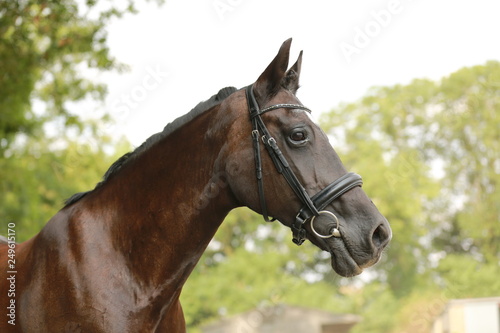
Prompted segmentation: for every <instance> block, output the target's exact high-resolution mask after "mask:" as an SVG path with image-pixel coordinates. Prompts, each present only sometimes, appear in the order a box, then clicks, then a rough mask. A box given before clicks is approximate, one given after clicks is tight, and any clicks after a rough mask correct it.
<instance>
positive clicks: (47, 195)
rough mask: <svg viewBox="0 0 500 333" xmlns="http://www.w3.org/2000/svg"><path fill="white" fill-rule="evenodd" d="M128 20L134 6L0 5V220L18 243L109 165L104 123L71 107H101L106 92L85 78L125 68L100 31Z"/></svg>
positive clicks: (71, 1) (1, 0)
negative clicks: (12, 227) (11, 225)
mask: <svg viewBox="0 0 500 333" xmlns="http://www.w3.org/2000/svg"><path fill="white" fill-rule="evenodd" d="M157 3H162V0H157ZM134 12H136V9H135V7H134V3H133V1H132V0H128V1H127V2H124V3H123V4H122V5H115V4H110V3H109V2H105V1H98V0H86V1H75V0H61V1H54V0H47V1H35V0H25V1H10V0H0V68H1V72H0V170H1V172H2V175H1V177H2V182H1V184H0V190H1V191H2V195H1V197H0V198H1V199H0V200H1V201H0V208H1V209H0V219H1V220H2V221H4V223H5V224H7V222H16V223H17V229H18V240H19V241H22V240H24V239H26V238H27V237H29V236H30V235H32V234H33V233H35V232H37V231H38V230H39V228H40V226H41V225H42V223H44V222H45V221H46V220H47V219H48V218H49V217H50V216H52V215H53V214H54V213H55V211H57V209H58V208H59V207H60V206H61V203H62V200H63V199H64V197H67V196H69V195H70V194H71V193H72V192H74V191H79V190H83V189H88V188H89V187H91V186H93V184H95V182H97V181H98V180H99V178H100V175H101V174H102V172H104V170H105V168H104V167H103V165H101V164H100V163H95V161H102V162H103V163H107V162H109V158H108V157H107V156H105V154H104V150H103V145H105V144H106V143H109V138H108V137H107V136H106V134H105V133H104V131H102V130H101V128H100V126H102V124H103V123H105V122H107V121H109V120H110V118H109V116H108V115H106V114H105V115H103V116H102V117H101V118H99V119H94V120H93V121H89V120H83V119H82V117H81V115H79V114H77V113H75V112H74V111H73V110H72V107H71V103H75V102H79V101H82V100H85V99H87V100H89V99H90V100H95V101H102V100H103V99H104V96H105V94H106V86H105V85H104V84H101V83H96V82H94V81H93V80H91V79H89V78H88V77H89V74H90V75H91V74H92V73H96V72H99V71H107V70H123V69H125V68H126V67H125V66H124V65H122V64H120V63H119V62H118V61H117V60H116V59H115V58H114V57H113V56H111V53H110V50H109V48H108V46H107V33H106V29H105V28H106V25H107V24H108V23H109V21H110V20H111V19H113V18H115V17H121V16H122V15H124V14H126V13H134ZM89 111H91V110H89ZM85 118H88V117H85ZM89 138H90V139H89ZM88 140H91V143H90V144H89V142H88ZM122 146H123V145H122ZM92 160H93V161H94V163H92V164H90V165H89V167H90V168H88V169H86V172H85V173H83V172H79V171H77V170H82V169H81V168H83V167H84V164H85V163H89V162H90V161H92ZM79 165H80V166H79ZM97 172H99V177H96V173H97ZM80 174H82V175H85V176H83V177H75V175H80ZM72 175H73V176H72ZM87 177H88V178H87ZM84 180H85V181H84ZM84 183H85V184H84ZM35 221H36V222H35ZM1 232H4V230H1Z"/></svg>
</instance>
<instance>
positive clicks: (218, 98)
mask: <svg viewBox="0 0 500 333" xmlns="http://www.w3.org/2000/svg"><path fill="white" fill-rule="evenodd" d="M236 90H237V89H236V88H234V87H227V88H222V89H221V90H219V92H218V93H217V94H215V95H213V96H212V97H210V98H209V99H208V100H206V101H203V102H200V103H198V105H196V106H195V107H194V108H193V109H192V110H191V111H189V112H188V113H186V114H185V115H183V116H181V117H179V118H177V119H175V120H174V121H172V122H171V123H169V124H168V125H167V126H165V128H164V129H163V131H161V132H159V133H156V134H153V135H152V136H151V137H149V138H148V139H147V140H146V141H145V142H144V143H143V144H141V145H140V146H139V147H137V148H136V149H135V150H134V151H132V152H128V153H126V154H124V155H123V156H122V157H120V158H119V159H118V160H116V161H115V162H114V163H113V164H112V165H111V166H110V167H109V169H108V171H106V173H105V174H104V176H103V177H102V180H101V181H100V182H99V183H97V185H96V186H95V188H94V190H95V189H97V188H99V187H101V186H102V185H103V184H105V183H106V181H107V180H108V179H109V178H110V177H111V176H113V175H115V174H116V173H118V171H119V170H120V169H121V167H122V166H123V165H125V164H126V163H127V162H128V161H129V160H130V159H131V157H135V156H138V155H139V154H140V153H141V152H143V151H145V150H147V149H148V148H150V147H151V146H152V145H153V144H155V143H156V142H158V141H160V140H161V139H163V138H165V137H167V136H169V135H170V134H171V133H173V132H175V131H176V130H178V129H179V128H181V127H182V126H184V125H185V124H187V123H189V122H190V121H191V120H193V119H194V118H196V117H197V116H199V115H200V114H202V113H203V112H205V111H207V110H209V109H211V108H213V107H214V106H216V105H218V104H220V103H222V101H223V100H224V99H226V98H227V97H229V95H231V94H232V93H234V92H235V91H236ZM92 191H93V190H90V191H87V192H80V193H76V194H74V195H72V196H71V197H70V198H69V199H67V200H66V201H65V202H64V204H65V207H66V206H69V205H72V204H74V203H75V202H77V201H78V200H80V199H81V198H83V197H84V196H86V195H87V194H89V193H90V192H92Z"/></svg>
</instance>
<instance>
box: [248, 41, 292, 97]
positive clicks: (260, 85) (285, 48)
mask: <svg viewBox="0 0 500 333" xmlns="http://www.w3.org/2000/svg"><path fill="white" fill-rule="evenodd" d="M291 44H292V39H291V38H290V39H287V40H286V41H285V42H284V43H283V44H282V45H281V48H280V50H279V51H278V54H277V55H276V57H275V58H274V59H273V61H271V63H270V64H269V66H267V68H266V70H265V71H264V72H263V73H262V74H261V75H260V76H259V78H258V79H257V81H255V83H254V93H255V97H256V98H257V99H258V100H260V102H263V101H264V100H265V99H266V98H267V97H269V96H273V95H275V94H276V93H277V92H278V91H279V89H280V88H281V81H282V80H283V78H284V76H285V73H286V69H287V68H288V58H289V54H290V46H291Z"/></svg>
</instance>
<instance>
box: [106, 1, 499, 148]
mask: <svg viewBox="0 0 500 333" xmlns="http://www.w3.org/2000/svg"><path fill="white" fill-rule="evenodd" d="M138 7H139V10H140V12H139V14H137V15H127V16H125V17H124V18H122V19H120V20H116V22H114V23H113V24H112V25H111V26H110V29H109V45H110V48H111V51H112V53H113V55H114V56H115V57H116V58H118V60H120V61H121V62H123V63H126V64H128V65H130V67H131V71H130V72H127V73H125V74H116V73H115V74H110V73H106V74H101V75H100V76H99V79H100V80H103V81H104V82H106V83H107V84H108V86H109V92H110V93H109V96H108V99H107V101H106V104H105V107H106V108H107V110H108V111H110V113H111V115H112V116H113V117H114V118H115V120H116V121H117V124H116V126H114V127H111V128H109V129H108V130H109V131H110V133H109V134H113V135H120V134H124V135H125V136H126V137H127V138H128V139H129V140H130V141H131V142H132V144H134V145H135V146H137V145H140V144H141V143H142V142H143V141H144V140H145V139H146V138H147V137H149V136H150V135H152V134H153V133H155V132H158V131H161V130H162V129H163V127H164V126H165V125H166V124H167V123H168V122H170V121H172V120H173V119H175V118H177V117H178V116H181V115H182V114H184V113H186V112H188V111H189V110H191V108H192V107H194V106H195V105H196V104H197V103H198V102H200V101H201V100H205V99H207V98H209V97H210V96H211V95H213V94H215V93H216V92H217V91H218V90H219V89H220V88H223V87H226V86H236V87H238V88H240V87H243V86H245V85H247V84H250V83H252V82H254V81H255V80H256V79H257V77H258V76H259V75H260V73H261V72H262V71H263V70H264V69H265V67H266V66H267V65H268V63H269V62H270V61H271V60H272V59H273V58H274V56H275V55H276V53H277V51H278V49H279V47H280V46H281V44H282V42H283V41H284V40H286V39H287V38H289V37H293V43H292V51H291V57H290V65H291V64H293V62H295V60H296V57H297V56H298V53H299V51H300V50H304V58H303V63H302V76H301V85H302V88H301V89H300V90H299V93H298V96H299V98H300V99H301V101H302V102H303V103H304V104H305V105H307V106H308V107H310V108H312V109H313V110H314V112H315V116H314V117H315V118H316V119H317V118H318V117H319V114H321V113H324V112H327V111H329V110H330V109H332V108H333V107H335V106H337V105H338V104H339V103H340V102H351V101H354V100H357V99H359V98H360V97H362V96H363V95H364V94H365V93H366V91H367V89H368V88H370V87H372V86H379V85H393V84H396V83H403V84H405V83H408V82H410V81H411V80H412V79H414V78H422V77H425V78H431V79H439V78H441V77H442V76H446V75H448V74H450V73H452V72H454V71H456V70H457V69H459V68H461V67H464V66H472V65H477V64H483V63H484V62H486V61H487V60H492V59H495V60H500V1H498V0H474V1H456V0H455V1H452V0H434V1H431V0H413V1H412V0H399V1H398V0H383V1H378V0H371V1H368V0H358V1H338V0H336V1H334V0H330V1H328V0H307V1H305V0H302V1H299V0H295V1H293V0H292V1H290V0H289V1H285V0H273V1H271V0H267V1H265V0H192V1H186V0H184V1H181V0H166V3H165V4H164V5H163V6H162V7H158V6H157V5H156V4H155V3H143V2H141V3H140V4H139V6H138ZM389 10H390V11H389ZM391 11H392V13H391ZM387 13H390V17H388V15H386V14H387ZM376 16H378V21H379V22H378V21H377V19H376ZM367 29H368V34H371V37H370V36H367V37H365V38H364V39H363V37H362V36H361V35H360V33H359V31H366V30H367ZM346 44H350V45H352V46H353V47H356V46H359V47H358V50H357V51H358V53H355V54H352V55H351V56H350V57H349V59H347V58H348V57H346V56H345V55H344V54H343V52H342V50H341V45H346ZM363 44H366V45H363ZM348 60H350V61H348ZM151 72H157V73H158V72H159V74H155V76H152V75H151Z"/></svg>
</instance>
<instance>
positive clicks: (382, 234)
mask: <svg viewBox="0 0 500 333" xmlns="http://www.w3.org/2000/svg"><path fill="white" fill-rule="evenodd" d="M389 240H390V236H389V232H388V230H387V228H386V227H385V226H384V224H383V223H381V224H380V225H379V226H378V227H377V228H376V229H375V230H374V231H373V235H372V243H373V245H374V246H375V247H376V248H377V249H380V248H384V247H385V246H386V245H387V244H388V243H389Z"/></svg>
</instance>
